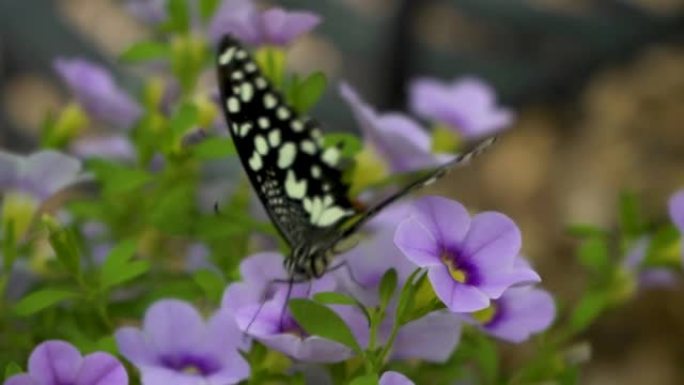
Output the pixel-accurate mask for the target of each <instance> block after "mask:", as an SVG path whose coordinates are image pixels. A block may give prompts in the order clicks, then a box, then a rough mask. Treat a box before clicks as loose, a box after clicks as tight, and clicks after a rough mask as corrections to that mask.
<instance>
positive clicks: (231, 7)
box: [209, 0, 321, 47]
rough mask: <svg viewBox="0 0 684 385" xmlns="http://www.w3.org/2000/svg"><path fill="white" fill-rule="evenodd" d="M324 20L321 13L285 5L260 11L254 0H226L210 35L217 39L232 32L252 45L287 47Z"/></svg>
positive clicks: (212, 25)
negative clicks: (284, 6) (290, 8)
mask: <svg viewBox="0 0 684 385" xmlns="http://www.w3.org/2000/svg"><path fill="white" fill-rule="evenodd" d="M320 22H321V18H320V16H318V15H316V14H315V13H312V12H307V11H286V10H284V9H282V8H270V9H267V10H265V11H260V10H259V9H257V7H256V5H255V4H254V3H253V2H252V1H250V0H224V1H223V3H222V4H221V6H220V7H219V9H218V11H217V12H216V14H215V15H214V18H213V20H212V22H211V24H210V26H209V37H210V38H211V40H212V41H214V42H217V41H218V40H220V39H221V37H223V35H225V34H231V35H234V36H236V37H237V38H238V39H240V40H241V41H243V42H244V43H247V44H250V45H255V46H263V45H273V46H281V47H283V46H287V45H289V44H290V43H291V42H292V41H293V40H295V39H296V38H298V37H299V36H301V35H303V34H304V33H307V32H309V31H311V30H312V29H313V28H315V27H316V26H317V25H318V24H320Z"/></svg>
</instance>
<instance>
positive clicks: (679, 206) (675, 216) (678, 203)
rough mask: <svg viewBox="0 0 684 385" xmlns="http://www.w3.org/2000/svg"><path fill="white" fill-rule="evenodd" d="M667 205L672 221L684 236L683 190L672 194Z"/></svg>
mask: <svg viewBox="0 0 684 385" xmlns="http://www.w3.org/2000/svg"><path fill="white" fill-rule="evenodd" d="M669 206H670V207H669V209H670V210H669V211H670V218H671V219H672V223H674V224H675V226H677V228H678V229H679V232H680V233H682V236H683V237H684V190H679V191H678V192H676V193H675V194H674V195H672V198H670V204H669ZM682 258H684V247H682Z"/></svg>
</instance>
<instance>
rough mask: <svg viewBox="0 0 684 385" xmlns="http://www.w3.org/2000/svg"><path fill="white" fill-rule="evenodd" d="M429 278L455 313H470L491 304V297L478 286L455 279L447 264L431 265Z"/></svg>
mask: <svg viewBox="0 0 684 385" xmlns="http://www.w3.org/2000/svg"><path fill="white" fill-rule="evenodd" d="M428 278H429V279H430V283H432V287H433V289H434V290H435V294H437V297H439V299H440V300H441V301H442V302H444V304H445V305H446V306H447V307H448V308H449V310H451V311H452V312H454V313H470V312H474V311H478V310H482V309H485V308H486V307H487V306H489V303H490V302H489V297H487V296H486V295H485V294H484V293H482V292H481V291H480V290H479V289H477V288H476V287H473V286H469V285H464V284H462V283H459V282H457V281H455V280H454V279H453V278H452V277H451V275H450V274H449V271H448V269H447V268H446V266H435V267H431V268H430V269H429V270H428Z"/></svg>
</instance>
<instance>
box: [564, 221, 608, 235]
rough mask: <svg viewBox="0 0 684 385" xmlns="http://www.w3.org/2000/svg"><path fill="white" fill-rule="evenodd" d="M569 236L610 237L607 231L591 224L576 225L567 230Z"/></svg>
mask: <svg viewBox="0 0 684 385" xmlns="http://www.w3.org/2000/svg"><path fill="white" fill-rule="evenodd" d="M567 232H568V234H570V235H571V236H573V237H577V238H588V237H603V236H606V235H608V232H607V231H606V230H605V229H602V228H600V227H597V226H594V225H589V224H575V225H570V226H568V228H567Z"/></svg>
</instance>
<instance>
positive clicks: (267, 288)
mask: <svg viewBox="0 0 684 385" xmlns="http://www.w3.org/2000/svg"><path fill="white" fill-rule="evenodd" d="M274 283H276V281H269V282H268V283H267V284H266V289H265V290H264V293H263V294H262V296H261V303H260V304H259V308H258V309H257V311H256V312H255V313H254V315H253V316H252V319H251V320H249V323H248V324H247V327H246V328H245V331H244V333H243V334H245V335H247V334H248V333H249V329H250V328H251V327H252V324H253V323H254V321H256V319H257V317H259V313H261V309H263V308H264V305H265V304H266V298H267V297H268V293H269V292H270V291H271V285H273V284H274Z"/></svg>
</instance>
